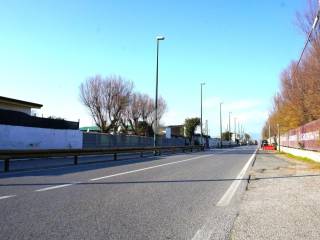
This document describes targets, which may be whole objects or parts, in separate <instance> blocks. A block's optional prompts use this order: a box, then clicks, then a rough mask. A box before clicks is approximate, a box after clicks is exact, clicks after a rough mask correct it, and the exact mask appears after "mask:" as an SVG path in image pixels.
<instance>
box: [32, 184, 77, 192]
mask: <svg viewBox="0 0 320 240" xmlns="http://www.w3.org/2000/svg"><path fill="white" fill-rule="evenodd" d="M74 184H76V183H68V184H62V185H56V186H52V187H46V188H40V189H37V190H35V192H44V191H49V190H53V189H57V188H64V187H69V186H71V185H74Z"/></svg>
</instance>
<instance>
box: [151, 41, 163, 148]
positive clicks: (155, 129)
mask: <svg viewBox="0 0 320 240" xmlns="http://www.w3.org/2000/svg"><path fill="white" fill-rule="evenodd" d="M156 39H157V65H156V97H155V116H154V118H155V126H154V133H153V146H154V147H156V146H157V131H158V80H159V41H163V40H164V39H165V38H164V37H163V36H158V37H157V38H156Z"/></svg>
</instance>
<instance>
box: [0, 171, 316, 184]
mask: <svg viewBox="0 0 320 240" xmlns="http://www.w3.org/2000/svg"><path fill="white" fill-rule="evenodd" d="M305 177H320V174H307V175H295V176H281V177H262V178H254V179H249V178H242V179H237V178H222V179H188V180H159V181H121V182H118V181H116V182H109V181H107V182H104V181H100V182H82V183H74V184H75V185H122V184H126V185H127V184H161V183H182V184H184V183H201V182H226V181H235V180H238V181H248V180H250V181H259V180H267V179H289V178H305ZM63 184H70V182H54V183H52V182H50V183H43V182H42V183H12V184H0V187H17V186H55V185H63Z"/></svg>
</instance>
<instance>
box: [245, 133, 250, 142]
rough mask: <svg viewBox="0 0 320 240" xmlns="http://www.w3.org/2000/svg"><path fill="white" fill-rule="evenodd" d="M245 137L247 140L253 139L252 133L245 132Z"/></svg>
mask: <svg viewBox="0 0 320 240" xmlns="http://www.w3.org/2000/svg"><path fill="white" fill-rule="evenodd" d="M244 139H245V140H246V141H250V139H251V136H250V134H248V133H245V134H244Z"/></svg>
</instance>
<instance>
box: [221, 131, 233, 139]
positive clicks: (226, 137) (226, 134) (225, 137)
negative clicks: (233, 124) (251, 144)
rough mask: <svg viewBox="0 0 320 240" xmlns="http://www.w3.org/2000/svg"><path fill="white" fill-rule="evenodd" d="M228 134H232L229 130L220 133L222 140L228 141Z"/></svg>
mask: <svg viewBox="0 0 320 240" xmlns="http://www.w3.org/2000/svg"><path fill="white" fill-rule="evenodd" d="M230 135H232V133H231V132H229V131H225V132H223V133H222V141H230V140H231V139H230Z"/></svg>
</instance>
